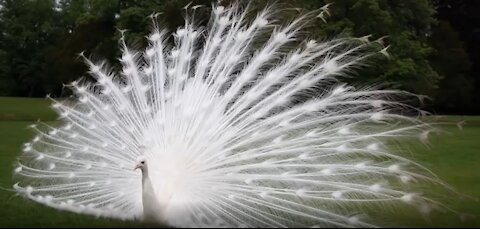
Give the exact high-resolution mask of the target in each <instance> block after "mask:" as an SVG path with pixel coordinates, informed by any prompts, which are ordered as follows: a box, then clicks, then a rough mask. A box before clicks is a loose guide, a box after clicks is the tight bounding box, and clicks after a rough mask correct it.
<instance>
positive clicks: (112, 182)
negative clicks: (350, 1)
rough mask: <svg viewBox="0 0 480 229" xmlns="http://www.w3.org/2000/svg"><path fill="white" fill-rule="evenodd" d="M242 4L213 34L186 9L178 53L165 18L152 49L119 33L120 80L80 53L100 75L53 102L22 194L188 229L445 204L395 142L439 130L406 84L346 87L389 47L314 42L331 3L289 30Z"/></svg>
mask: <svg viewBox="0 0 480 229" xmlns="http://www.w3.org/2000/svg"><path fill="white" fill-rule="evenodd" d="M192 8H193V10H195V7H192ZM242 9H243V8H241V7H239V6H238V5H237V4H234V5H232V6H230V7H224V6H214V7H213V8H212V16H211V20H210V22H209V24H208V27H206V28H202V27H198V26H195V23H194V19H193V17H192V18H188V17H187V18H186V22H185V26H184V27H182V28H179V29H178V30H177V31H176V32H175V33H173V35H172V36H173V39H174V45H173V46H169V45H168V42H167V39H168V36H167V35H166V34H167V32H166V31H163V30H161V29H160V28H159V27H158V25H157V24H154V29H153V32H152V33H151V35H150V36H148V41H149V45H148V47H147V48H146V50H145V51H143V52H139V51H134V50H131V49H129V48H128V47H127V46H126V45H125V42H124V38H123V37H122V39H121V44H122V45H121V48H122V57H121V59H120V61H121V63H122V66H123V69H122V71H121V72H120V73H119V74H116V73H114V72H111V71H110V70H109V69H108V67H106V65H105V63H103V62H101V63H95V62H93V61H91V60H89V59H87V58H85V61H86V63H87V65H88V66H89V73H90V74H91V75H92V76H93V77H94V78H95V79H96V82H95V83H91V82H88V81H81V80H78V81H75V82H73V83H71V84H69V85H68V86H69V87H70V88H71V89H72V91H73V92H74V95H75V96H76V99H75V101H72V100H61V101H60V100H59V101H57V100H55V99H52V100H54V103H53V105H52V107H53V109H55V110H56V111H57V112H58V114H59V118H60V119H61V123H62V124H61V125H60V126H54V125H49V124H46V123H38V124H35V125H32V126H31V127H32V128H33V129H34V130H35V131H37V132H38V134H37V135H36V137H35V138H33V139H32V141H31V142H29V143H26V144H25V145H24V147H23V151H24V153H23V154H22V156H21V157H19V158H18V165H17V166H16V168H15V169H14V174H15V177H14V179H15V180H16V184H15V185H14V188H15V190H16V191H17V192H18V193H19V194H21V195H24V196H26V197H28V198H30V199H32V200H34V201H37V202H39V203H42V204H45V205H48V206H50V207H53V208H57V209H62V210H68V211H73V212H77V213H85V214H93V215H97V216H105V217H114V218H120V219H138V218H144V219H145V220H149V221H155V222H159V223H165V224H167V225H171V226H179V227H191V226H195V227H206V226H214V227H240V226H248V227H250V226H261V227H285V226H336V227H352V226H353V227H356V226H358V227H370V226H376V225H375V224H374V222H375V220H372V219H369V218H368V217H366V215H365V214H363V213H365V212H363V209H365V207H366V206H373V205H380V206H383V207H384V208H390V207H397V206H403V205H413V206H418V207H419V208H420V209H421V211H424V212H425V211H428V210H429V209H430V206H433V205H435V204H438V203H436V202H435V201H434V200H432V199H429V198H427V197H424V196H422V195H420V194H418V193H417V192H415V190H413V191H412V190H411V188H410V184H411V183H412V182H420V181H426V182H438V183H439V182H440V181H439V180H438V178H436V177H435V176H434V175H432V174H430V173H429V172H428V170H426V169H424V168H423V167H422V166H421V165H419V164H417V163H415V162H414V161H411V160H409V159H406V158H404V157H402V156H400V153H401V152H402V151H403V148H401V146H402V145H401V144H392V142H391V141H392V140H398V139H400V138H403V137H414V138H417V137H418V136H420V137H422V136H426V135H427V134H428V132H429V131H430V130H431V127H430V126H429V124H427V123H424V122H422V121H421V120H420V119H418V118H417V117H414V116H406V115H402V114H401V113H400V112H402V111H409V112H410V113H412V112H411V111H413V113H415V112H417V113H420V112H419V110H417V109H415V108H413V107H410V106H408V105H405V104H402V103H400V102H397V101H395V98H399V97H398V96H403V95H406V94H407V93H406V92H401V91H396V90H380V89H375V88H374V87H371V88H361V89H355V88H354V87H352V86H347V85H346V84H341V83H338V79H340V77H343V76H346V75H348V74H349V73H350V71H351V70H352V69H354V68H355V67H358V66H361V65H363V64H364V63H365V60H366V58H367V57H370V56H372V55H382V54H383V55H387V52H386V48H384V49H381V50H376V51H372V50H375V49H374V48H373V47H377V46H379V45H382V42H381V40H375V41H370V40H369V37H363V38H339V39H332V40H325V41H315V40H304V39H303V38H302V37H301V35H300V31H301V29H302V27H303V26H305V25H306V24H308V22H309V20H313V19H315V18H316V17H317V16H322V17H323V16H325V15H326V14H327V10H328V9H327V8H322V9H320V10H319V11H316V12H312V13H307V14H304V15H303V16H300V17H298V18H297V19H295V20H294V21H292V22H290V23H289V24H287V25H285V26H278V25H275V23H274V20H273V19H272V18H273V16H274V14H275V12H276V11H274V10H273V9H272V8H266V9H265V10H264V11H261V12H259V13H258V14H257V15H256V17H255V18H254V19H252V20H249V19H247V18H248V17H246V15H247V13H249V12H248V11H247V10H242ZM262 37H263V40H262V39H260V38H262ZM265 37H266V39H265ZM393 146H395V147H393ZM138 163H142V166H141V167H140V168H141V169H140V170H134V167H135V166H136V165H137V164H138Z"/></svg>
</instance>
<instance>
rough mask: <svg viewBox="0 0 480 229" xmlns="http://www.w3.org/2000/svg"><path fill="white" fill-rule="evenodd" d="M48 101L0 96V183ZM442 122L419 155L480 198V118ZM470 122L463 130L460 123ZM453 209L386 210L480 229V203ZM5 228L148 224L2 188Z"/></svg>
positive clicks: (398, 219) (460, 203) (390, 216)
mask: <svg viewBox="0 0 480 229" xmlns="http://www.w3.org/2000/svg"><path fill="white" fill-rule="evenodd" d="M49 104H50V102H49V101H48V100H47V99H25V98H0V151H1V152H0V187H2V188H11V187H12V183H11V182H12V181H11V177H12V170H13V163H14V161H15V157H16V156H18V155H19V154H20V149H21V145H22V143H24V142H26V141H28V140H30V138H31V137H32V132H31V130H30V129H27V126H28V125H29V124H32V123H34V122H35V121H36V120H37V119H41V120H42V121H54V120H55V117H56V115H55V114H54V113H53V112H52V111H51V110H50V109H49V107H48V105H49ZM440 120H444V121H448V122H452V123H453V124H450V125H444V126H443V128H442V129H443V130H445V133H442V134H440V135H436V136H433V137H432V138H431V140H430V146H429V147H425V146H423V145H414V147H413V148H412V151H413V153H414V154H413V156H414V158H415V159H416V160H418V161H419V162H421V163H422V164H423V165H425V166H426V167H428V168H429V169H431V170H432V171H434V172H435V173H436V174H437V175H439V177H440V178H442V179H443V180H444V181H446V182H447V183H449V184H450V185H451V186H453V187H455V189H456V190H457V191H459V192H461V193H463V194H466V195H470V196H472V197H475V198H480V152H479V151H480V117H478V116H477V117H467V116H463V117H461V116H446V117H440ZM460 120H466V124H465V126H464V128H463V131H460V130H459V129H458V128H457V127H456V125H454V123H455V122H457V121H460ZM445 198H446V199H448V198H450V201H451V202H453V204H452V207H453V208H455V209H457V210H459V211H461V212H464V213H466V214H469V215H472V216H477V217H476V218H473V217H467V218H466V220H463V221H462V220H460V217H459V216H458V215H455V214H451V213H433V214H432V215H431V216H430V217H428V219H423V217H421V216H419V215H420V214H419V213H418V212H416V211H410V210H405V211H395V212H386V213H385V214H384V219H385V222H390V223H391V224H392V225H398V224H400V225H407V226H422V227H428V226H433V227H457V226H458V227H480V202H479V201H475V200H471V199H460V198H458V197H456V196H454V195H452V196H447V197H445ZM0 203H1V204H0V205H1V207H0V227H143V226H144V225H143V224H141V223H139V222H122V221H117V220H110V219H103V218H95V217H91V216H85V215H78V214H74V213H69V212H63V211H57V210H54V209H52V208H49V207H45V206H43V205H40V204H37V203H34V202H32V201H28V200H24V199H22V198H20V197H18V196H15V195H14V193H12V192H9V191H5V190H0Z"/></svg>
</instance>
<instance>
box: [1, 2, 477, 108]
mask: <svg viewBox="0 0 480 229" xmlns="http://www.w3.org/2000/svg"><path fill="white" fill-rule="evenodd" d="M190 2H191V4H192V5H198V4H200V5H205V6H207V7H205V8H202V9H199V10H198V12H197V13H196V15H197V16H196V17H197V18H196V19H198V20H199V24H200V25H205V24H206V22H207V21H208V16H209V11H208V8H209V6H210V5H211V4H212V3H213V2H215V1H214V0H194V1H191V0H0V29H1V30H2V31H3V33H2V34H0V95H10V96H44V95H45V94H52V95H55V96H64V95H66V92H64V91H63V84H65V83H68V82H71V81H73V80H75V79H78V78H79V77H83V76H86V75H87V74H85V71H86V68H85V66H84V64H83V63H82V62H81V61H80V60H79V58H78V54H79V53H81V52H82V51H88V53H86V55H87V56H92V57H93V58H94V59H95V58H98V59H107V60H109V61H110V63H116V62H117V61H116V59H117V58H118V55H119V50H118V49H117V47H118V38H119V37H120V33H122V32H123V30H126V31H128V32H127V33H126V34H127V41H128V43H129V44H130V45H134V46H136V47H138V48H139V49H141V48H142V47H144V46H145V45H146V44H145V43H144V42H145V39H144V36H145V35H146V34H148V32H149V30H150V28H151V17H149V16H151V15H152V14H153V13H160V14H159V16H158V20H159V21H160V25H161V26H162V27H164V28H166V29H168V30H170V31H172V30H174V29H175V28H177V27H178V26H181V25H182V24H183V21H184V19H183V16H184V9H183V7H184V6H185V5H187V4H189V3H190ZM222 2H223V3H224V4H228V2H229V1H227V0H224V1H222ZM230 2H231V1H230ZM268 2H269V1H267V0H256V1H251V2H250V4H251V5H252V6H254V7H257V8H262V7H264V6H265V5H266V4H267V3H268ZM327 3H332V5H331V6H330V9H331V10H330V17H328V18H327V20H328V23H325V22H323V21H322V20H318V21H315V22H312V24H311V25H310V26H309V28H308V30H309V33H310V34H312V36H314V37H327V38H328V37H338V36H355V37H363V36H370V37H369V39H380V40H382V41H383V42H385V44H386V45H387V46H388V50H387V51H388V53H389V58H378V59H375V60H372V63H374V64H372V65H371V66H370V67H368V68H365V69H361V70H359V71H358V74H357V76H356V77H354V78H351V79H346V80H347V81H353V82H355V83H357V84H364V85H371V84H382V85H384V86H389V87H396V88H400V89H405V90H408V91H411V92H414V93H419V94H426V95H430V96H432V97H433V98H434V104H435V107H436V108H438V109H440V110H441V111H443V110H448V109H450V110H451V109H457V108H458V107H464V108H465V109H470V108H471V107H472V106H473V105H472V102H471V99H469V98H470V97H471V94H472V93H474V88H473V86H470V87H469V86H468V85H471V84H472V83H471V78H469V75H468V74H470V72H469V69H470V65H469V61H468V57H466V56H465V53H466V52H465V50H464V48H463V46H462V45H461V42H460V41H459V37H458V36H457V37H455V35H454V33H455V32H454V31H453V30H452V27H449V26H448V23H446V22H445V21H441V22H439V23H438V22H437V20H436V19H435V9H434V5H433V3H432V2H431V1H428V0H402V1H395V0H323V1H322V0H291V1H286V0H284V1H280V0H279V1H277V2H276V3H275V4H283V5H286V6H287V7H290V8H291V9H297V8H307V9H310V10H312V9H318V8H320V7H322V6H324V5H325V4H327ZM434 3H435V4H437V5H438V4H441V3H438V1H435V2H434ZM275 4H274V6H275ZM290 13H295V12H294V10H292V12H290ZM297 13H298V12H297ZM285 20H288V18H285ZM444 38H445V39H446V40H445V39H444ZM442 39H443V40H442ZM452 53H453V55H454V56H456V57H452V56H451V54H452ZM448 62H449V63H455V64H454V65H453V64H450V65H448V66H451V67H448V66H447V63H448ZM112 67H115V66H112ZM87 77H88V76H87ZM461 88H467V89H465V90H462V91H461V94H462V96H461V98H462V100H463V101H465V103H454V102H452V100H451V99H449V98H450V97H451V96H452V94H455V93H457V92H460V90H461ZM468 101H470V102H468ZM448 104H450V105H448Z"/></svg>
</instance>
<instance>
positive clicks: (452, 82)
mask: <svg viewBox="0 0 480 229" xmlns="http://www.w3.org/2000/svg"><path fill="white" fill-rule="evenodd" d="M430 43H431V44H432V46H433V47H434V48H435V50H436V52H435V53H434V55H433V57H432V60H431V62H432V65H433V66H434V68H435V70H436V71H437V72H439V74H441V75H442V76H443V78H442V80H441V81H440V85H439V88H438V89H437V90H436V91H435V95H434V98H435V100H434V106H435V108H436V109H438V110H441V111H443V112H448V113H458V112H462V113H467V112H469V111H470V110H473V109H474V108H473V93H474V84H473V79H472V77H471V66H472V64H471V62H470V60H469V56H468V53H467V52H466V51H465V49H464V46H463V44H462V42H461V41H460V37H459V35H458V33H457V32H456V31H455V30H454V29H453V28H452V26H451V24H450V22H448V21H445V20H441V21H439V23H438V25H437V26H435V27H434V29H433V33H432V36H431V37H430Z"/></svg>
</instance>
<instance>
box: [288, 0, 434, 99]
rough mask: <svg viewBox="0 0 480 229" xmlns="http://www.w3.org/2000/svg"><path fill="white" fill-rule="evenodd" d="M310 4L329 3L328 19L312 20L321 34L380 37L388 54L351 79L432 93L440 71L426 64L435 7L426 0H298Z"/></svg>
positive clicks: (315, 5) (318, 5) (430, 50)
mask: <svg viewBox="0 0 480 229" xmlns="http://www.w3.org/2000/svg"><path fill="white" fill-rule="evenodd" d="M297 2H305V3H307V4H306V6H308V7H310V8H313V9H314V8H319V7H322V6H323V5H325V4H327V3H331V4H332V5H331V6H330V9H331V10H330V15H331V17H330V18H328V19H327V20H328V23H326V24H324V23H323V22H321V21H319V22H317V23H318V25H317V27H318V29H316V30H317V31H318V33H320V34H323V35H325V36H326V37H338V36H356V37H363V36H367V35H371V39H380V38H382V37H385V36H386V37H385V38H384V39H383V40H384V41H385V45H388V46H389V48H388V53H389V56H390V58H389V59H387V58H378V59H375V60H374V61H373V63H374V64H373V65H372V66H370V67H368V68H365V69H363V70H361V71H359V72H358V77H356V78H355V79H352V80H351V81H356V82H361V83H365V84H367V83H368V84H372V83H373V84H375V83H377V84H378V83H382V84H388V85H389V86H390V87H396V88H400V89H405V90H408V91H411V92H415V93H420V94H432V92H433V91H434V90H435V88H436V87H437V85H438V81H439V79H440V77H439V75H438V74H437V72H435V70H434V69H433V68H432V67H431V65H430V63H429V59H428V58H429V56H430V55H431V54H432V52H433V49H432V48H431V47H430V46H429V44H428V37H429V35H430V33H431V31H430V28H431V25H432V23H434V22H435V19H434V17H433V15H434V13H435V11H434V8H433V6H432V5H431V4H430V3H429V1H428V0H404V1H394V0H335V1H332V0H326V1H325V2H322V1H316V0H302V1H299V0H297Z"/></svg>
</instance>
